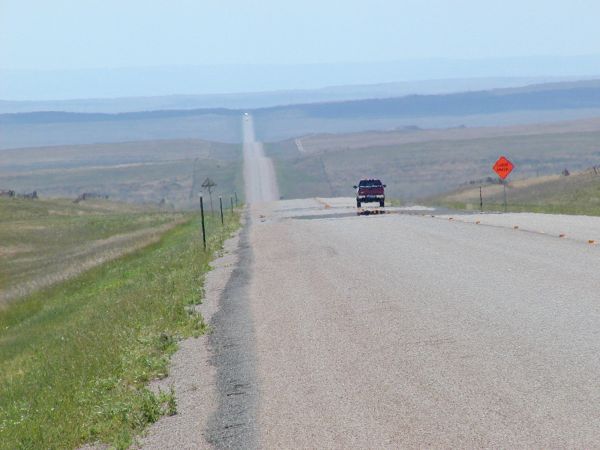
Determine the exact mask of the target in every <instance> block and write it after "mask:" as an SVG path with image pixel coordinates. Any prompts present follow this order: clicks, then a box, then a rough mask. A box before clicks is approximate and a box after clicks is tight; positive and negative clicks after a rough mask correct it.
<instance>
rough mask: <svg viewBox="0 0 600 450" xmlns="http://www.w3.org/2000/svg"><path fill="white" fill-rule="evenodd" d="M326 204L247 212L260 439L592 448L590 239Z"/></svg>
mask: <svg viewBox="0 0 600 450" xmlns="http://www.w3.org/2000/svg"><path fill="white" fill-rule="evenodd" d="M328 203H329V205H330V206H329V208H326V209H325V207H324V206H323V204H322V202H317V201H314V200H298V201H287V202H278V203H274V204H271V205H269V206H264V207H262V208H255V210H254V217H253V226H252V228H251V234H250V236H251V238H250V243H251V247H252V249H253V255H254V257H253V266H252V274H253V276H252V279H251V282H250V287H249V291H248V301H249V303H250V305H251V310H252V320H253V323H254V329H255V342H256V345H255V346H256V353H257V355H256V356H257V365H256V367H257V376H256V379H257V389H258V399H259V402H258V414H257V422H258V427H257V428H258V430H260V433H259V436H260V446H261V447H266V448H291V447H302V448H314V447H320V448H333V447H336V448H351V447H359V448H377V447H398V446H405V447H424V446H435V447H440V446H442V447H474V446H477V447H516V446H519V447H523V446H526V447H573V446H575V447H582V448H583V447H587V448H589V447H597V446H599V445H600V426H599V424H600V378H599V377H600V376H599V375H598V374H600V282H599V278H598V273H599V269H600V251H599V250H600V249H598V248H597V247H594V246H590V245H588V244H586V243H582V242H576V241H565V240H561V239H559V238H558V237H553V236H544V235H538V234H533V233H525V232H515V231H514V230H513V229H509V228H496V227H485V226H480V225H475V224H467V223H460V222H456V221H449V220H441V219H438V218H432V217H430V216H429V215H427V216H423V217H421V216H415V215H402V214H395V215H388V216H385V215H384V216H371V217H356V216H354V217H348V216H347V215H346V214H345V213H346V210H347V209H351V206H352V199H347V200H346V203H347V204H346V207H344V206H343V202H341V201H340V200H339V199H338V200H337V201H329V202H328ZM331 205H334V206H331ZM335 205H337V206H335ZM319 210H322V215H319V214H317V213H316V211H319ZM326 215H329V218H328V217H326ZM290 217H293V218H290ZM598 224H599V225H600V221H599V222H598Z"/></svg>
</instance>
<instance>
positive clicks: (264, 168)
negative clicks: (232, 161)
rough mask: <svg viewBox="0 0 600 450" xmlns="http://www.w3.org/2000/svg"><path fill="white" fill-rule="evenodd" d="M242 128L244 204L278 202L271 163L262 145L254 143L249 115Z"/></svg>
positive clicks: (275, 181) (244, 119) (252, 120)
mask: <svg viewBox="0 0 600 450" xmlns="http://www.w3.org/2000/svg"><path fill="white" fill-rule="evenodd" d="M242 127H243V139H244V180H245V188H246V202H247V203H260V202H270V201H274V200H279V191H278V189H277V180H276V178H275V170H274V168H273V162H272V161H271V159H269V158H267V157H265V152H264V149H263V145H262V143H260V142H256V139H255V137H254V119H253V117H252V116H251V115H244V118H243V119H242Z"/></svg>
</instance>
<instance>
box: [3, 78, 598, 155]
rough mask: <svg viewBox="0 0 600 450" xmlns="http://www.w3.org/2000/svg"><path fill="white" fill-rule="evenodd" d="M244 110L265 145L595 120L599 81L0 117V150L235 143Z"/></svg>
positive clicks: (49, 112) (5, 115)
mask: <svg viewBox="0 0 600 450" xmlns="http://www.w3.org/2000/svg"><path fill="white" fill-rule="evenodd" d="M246 111H250V112H252V114H253V115H254V116H255V124H256V131H257V136H258V138H259V139H260V140H263V141H270V142H273V141H278V140H284V139H288V138H294V137H299V136H302V135H306V134H314V133H347V132H360V131H367V130H394V129H405V128H407V127H408V128H411V127H412V128H414V127H419V128H453V127H473V126H498V125H513V124H523V123H535V122H553V121H554V122H555V121H564V120H574V119H581V118H590V117H600V81H598V80H586V81H577V82H563V83H550V84H535V85H531V86H527V87H520V88H506V89H494V90H482V91H473V92H461V93H453V94H439V95H409V96H400V97H389V98H374V99H365V100H352V101H335V102H331V101H329V102H322V103H303V104H294V105H286V106H273V107H268V108H255V109H242V108H240V109H231V108H200V109H178V110H156V111H140V112H124V113H116V114H108V113H73V112H61V111H56V112H52V111H42V112H29V113H16V114H0V149H1V148H18V147H30V146H45V145H64V144H90V143H99V142H124V141H134V140H135V141H139V140H156V139H187V138H196V139H207V140H212V141H220V142H239V140H240V138H241V136H240V121H239V117H241V115H242V114H243V112H246Z"/></svg>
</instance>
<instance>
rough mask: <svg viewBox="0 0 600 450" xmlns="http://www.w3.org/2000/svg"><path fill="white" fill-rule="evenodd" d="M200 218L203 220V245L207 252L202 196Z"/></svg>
mask: <svg viewBox="0 0 600 450" xmlns="http://www.w3.org/2000/svg"><path fill="white" fill-rule="evenodd" d="M200 216H201V219H202V243H203V244H204V250H206V228H205V227H204V201H203V200H202V195H201V196H200Z"/></svg>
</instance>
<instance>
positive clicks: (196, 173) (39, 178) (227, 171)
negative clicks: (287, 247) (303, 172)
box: [0, 139, 243, 208]
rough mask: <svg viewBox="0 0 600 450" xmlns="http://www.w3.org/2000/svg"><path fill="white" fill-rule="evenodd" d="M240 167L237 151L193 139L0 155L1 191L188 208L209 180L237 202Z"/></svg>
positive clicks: (230, 146) (219, 192) (234, 147)
mask: <svg viewBox="0 0 600 450" xmlns="http://www.w3.org/2000/svg"><path fill="white" fill-rule="evenodd" d="M241 165H242V161H241V151H240V146H239V145H236V144H223V143H216V142H207V141H200V140H194V139H187V140H175V141H169V140H160V141H142V142H125V143H114V144H90V145H75V146H57V147H37V148H36V147H33V148H23V149H11V150H2V151H0V167H1V169H0V188H2V189H12V190H15V191H17V192H22V193H25V192H32V191H34V190H35V191H37V192H38V194H39V195H40V196H42V197H70V198H73V199H75V198H77V197H78V196H79V195H81V194H82V193H84V192H92V193H99V194H104V195H109V197H110V198H111V199H115V200H120V201H126V202H135V203H151V204H154V205H158V204H159V202H162V203H164V204H166V206H171V207H175V208H189V207H191V206H195V205H196V203H197V196H198V194H199V193H200V191H201V189H202V188H201V186H200V185H201V184H202V182H203V181H204V180H205V179H206V178H207V177H210V178H211V179H213V180H214V181H215V182H216V183H217V186H216V187H215V190H214V191H215V193H216V195H224V196H226V198H229V196H230V195H233V193H234V192H238V195H239V196H241V190H242V185H243V183H242V175H241V174H242V170H241ZM163 199H164V201H163Z"/></svg>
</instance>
